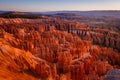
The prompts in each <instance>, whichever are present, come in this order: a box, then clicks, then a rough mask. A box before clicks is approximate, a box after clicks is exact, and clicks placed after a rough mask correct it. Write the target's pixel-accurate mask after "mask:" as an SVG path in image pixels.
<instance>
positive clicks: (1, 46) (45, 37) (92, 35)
mask: <svg viewBox="0 0 120 80" xmlns="http://www.w3.org/2000/svg"><path fill="white" fill-rule="evenodd" d="M100 31H103V30H100V29H99V30H98V31H97V29H96V30H91V29H88V28H87V27H86V26H80V25H79V23H76V22H69V21H62V20H59V19H54V18H48V19H35V20H32V19H3V18H2V19H0V68H1V69H0V79H7V80H16V79H17V80H23V79H24V80H28V79H30V80H103V78H104V76H105V75H106V74H107V72H108V71H110V70H112V69H116V68H118V69H119V68H120V54H119V51H118V50H119V49H120V48H119V47H120V46H119V34H117V33H115V36H113V35H111V34H114V33H111V32H110V33H107V34H105V33H104V32H106V31H103V32H100ZM108 32H109V31H108ZM98 35H99V36H98ZM107 36H108V37H107ZM103 38H105V40H106V41H101V40H102V39H103ZM106 38H111V39H114V40H116V42H117V40H118V43H117V44H118V46H117V44H116V43H115V44H116V45H115V44H114V43H113V42H114V41H111V39H109V40H107V39H106ZM109 41H110V42H109ZM107 42H108V43H107ZM93 43H99V45H93ZM112 43H113V44H112ZM100 44H101V45H102V44H105V45H106V44H108V47H103V46H104V45H103V46H101V45H100ZM113 47H115V48H116V49H114V48H113Z"/></svg>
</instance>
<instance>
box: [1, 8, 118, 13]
mask: <svg viewBox="0 0 120 80" xmlns="http://www.w3.org/2000/svg"><path fill="white" fill-rule="evenodd" d="M0 11H8V12H55V11H56V12H57V11H58V12H59V11H120V10H118V9H108V10H107V9H106V10H102V9H101V10H97V9H96V10H48V11H22V10H0Z"/></svg>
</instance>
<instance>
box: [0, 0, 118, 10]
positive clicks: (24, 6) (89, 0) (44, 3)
mask: <svg viewBox="0 0 120 80" xmlns="http://www.w3.org/2000/svg"><path fill="white" fill-rule="evenodd" d="M0 10H9V11H26V12H27V11H32V12H45V11H61V10H72V11H90V10H120V0H0Z"/></svg>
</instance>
